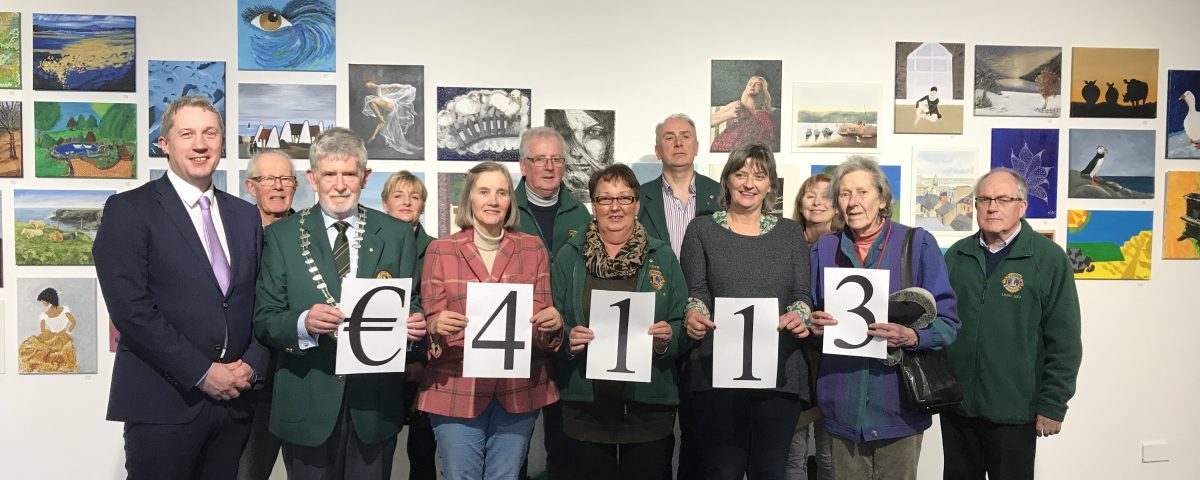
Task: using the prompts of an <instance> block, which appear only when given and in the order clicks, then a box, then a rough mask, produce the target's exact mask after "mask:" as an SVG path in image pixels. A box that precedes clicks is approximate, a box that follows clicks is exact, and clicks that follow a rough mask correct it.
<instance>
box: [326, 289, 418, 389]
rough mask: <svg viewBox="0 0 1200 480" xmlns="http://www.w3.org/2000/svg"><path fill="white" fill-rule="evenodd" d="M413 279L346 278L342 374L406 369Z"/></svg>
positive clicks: (340, 353)
mask: <svg viewBox="0 0 1200 480" xmlns="http://www.w3.org/2000/svg"><path fill="white" fill-rule="evenodd" d="M411 288H412V279H411V278H388V279H377V278H345V279H342V298H341V302H340V304H341V308H342V314H344V315H346V320H345V321H343V322H342V324H341V325H339V326H338V330H337V331H338V335H337V342H338V348H337V365H336V367H335V368H334V372H335V373H337V374H338V375H349V374H354V373H391V372H403V371H404V354H405V349H406V348H407V346H408V312H409V305H408V301H409V299H410V298H412V291H411Z"/></svg>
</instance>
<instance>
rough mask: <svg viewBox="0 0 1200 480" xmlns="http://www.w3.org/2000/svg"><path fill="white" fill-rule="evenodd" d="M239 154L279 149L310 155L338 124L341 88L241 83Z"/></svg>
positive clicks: (301, 156) (294, 155) (239, 90)
mask: <svg viewBox="0 0 1200 480" xmlns="http://www.w3.org/2000/svg"><path fill="white" fill-rule="evenodd" d="M238 95H239V97H238V120H239V121H240V122H241V123H240V127H239V129H238V156H239V157H240V158H250V157H252V156H254V154H255V153H256V152H258V151H260V150H262V149H267V148H271V149H279V150H283V151H285V152H287V153H288V154H289V155H291V156H292V158H308V147H309V145H310V144H311V143H312V141H313V139H314V138H316V137H317V136H318V135H320V134H321V132H324V131H325V130H326V129H328V128H332V127H333V126H334V118H335V104H336V101H337V87H335V86H333V85H287V84H266V83H243V84H240V85H238Z"/></svg>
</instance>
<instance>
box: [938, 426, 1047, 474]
mask: <svg viewBox="0 0 1200 480" xmlns="http://www.w3.org/2000/svg"><path fill="white" fill-rule="evenodd" d="M940 417H941V422H942V452H943V454H944V455H945V457H946V458H945V467H944V468H945V469H944V470H943V472H942V477H943V478H945V479H946V480H975V479H978V480H983V478H984V473H986V474H987V478H988V479H989V480H1032V479H1033V458H1034V454H1035V452H1036V450H1037V427H1036V425H1035V424H1033V423H1026V424H1023V425H1005V424H1000V423H992V422H989V421H987V420H984V419H981V418H973V417H963V416H960V415H955V414H953V413H943V414H941V415H940Z"/></svg>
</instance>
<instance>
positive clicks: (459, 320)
mask: <svg viewBox="0 0 1200 480" xmlns="http://www.w3.org/2000/svg"><path fill="white" fill-rule="evenodd" d="M429 324H430V325H429V330H430V331H432V332H433V333H436V334H438V335H441V336H443V337H446V336H450V335H454V334H456V333H458V332H461V331H462V330H463V329H464V328H467V316H466V315H463V314H461V313H458V312H454V311H450V310H442V313H439V314H437V316H435V317H433V320H430V321H429Z"/></svg>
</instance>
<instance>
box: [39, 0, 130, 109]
mask: <svg viewBox="0 0 1200 480" xmlns="http://www.w3.org/2000/svg"><path fill="white" fill-rule="evenodd" d="M135 23H136V20H135V18H134V17H132V16H118V15H61V14H44V13H35V14H33V89H34V90H80V91H88V92H133V91H134V90H135V88H134V87H135V86H136V80H135V74H134V66H135V65H137V59H136V55H135V54H136V41H135V37H136V35H135Z"/></svg>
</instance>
